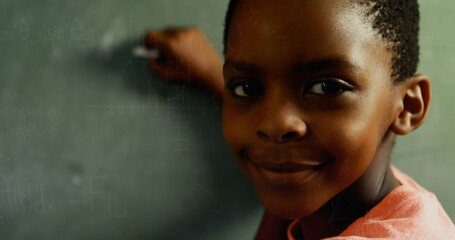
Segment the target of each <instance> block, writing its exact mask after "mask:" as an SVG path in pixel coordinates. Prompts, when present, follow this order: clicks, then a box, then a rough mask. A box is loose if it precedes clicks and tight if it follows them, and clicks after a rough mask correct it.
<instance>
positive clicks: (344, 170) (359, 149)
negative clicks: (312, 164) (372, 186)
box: [322, 114, 384, 187]
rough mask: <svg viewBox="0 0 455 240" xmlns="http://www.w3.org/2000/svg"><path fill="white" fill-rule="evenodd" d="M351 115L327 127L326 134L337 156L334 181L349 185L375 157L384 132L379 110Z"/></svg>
mask: <svg viewBox="0 0 455 240" xmlns="http://www.w3.org/2000/svg"><path fill="white" fill-rule="evenodd" d="M354 116H355V115H351V117H349V118H346V117H344V118H342V117H339V118H335V119H338V120H337V121H336V122H333V123H332V124H331V125H329V126H327V127H326V128H325V131H323V134H324V136H323V137H322V139H323V141H324V143H323V146H325V147H326V148H327V149H326V150H327V152H328V153H330V154H331V155H332V156H333V159H334V160H333V165H332V169H331V170H332V174H330V175H329V176H330V181H331V182H334V183H337V184H342V185H343V187H347V185H350V184H351V183H352V182H354V181H355V180H356V179H357V178H358V177H360V176H361V175H362V174H363V173H364V171H365V170H366V169H367V168H368V166H369V165H370V163H371V162H372V161H373V159H374V157H375V155H376V150H377V148H378V146H379V144H380V142H381V139H382V137H383V134H384V129H383V127H382V126H383V123H382V121H383V120H381V118H378V117H377V116H376V114H362V115H361V114H359V115H357V116H358V117H357V118H356V117H354Z"/></svg>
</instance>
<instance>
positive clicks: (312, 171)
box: [246, 157, 325, 189]
mask: <svg viewBox="0 0 455 240" xmlns="http://www.w3.org/2000/svg"><path fill="white" fill-rule="evenodd" d="M246 160H247V161H248V162H249V163H251V164H252V166H253V167H254V168H255V170H256V171H257V173H258V175H259V177H260V178H261V179H262V181H263V182H264V183H265V184H266V185H268V186H270V187H273V188H277V189H292V188H297V187H300V186H302V185H303V184H305V183H306V182H308V181H310V180H311V179H312V178H313V177H314V176H315V175H316V174H317V173H318V171H320V169H321V168H322V167H323V166H324V165H325V164H324V163H317V162H304V163H300V162H299V163H294V162H284V163H279V164H275V163H258V162H254V161H252V160H250V159H249V158H248V157H246Z"/></svg>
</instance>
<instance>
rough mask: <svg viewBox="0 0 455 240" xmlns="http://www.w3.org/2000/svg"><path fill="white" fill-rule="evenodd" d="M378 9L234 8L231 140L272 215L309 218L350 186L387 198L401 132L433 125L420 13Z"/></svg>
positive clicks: (227, 109) (229, 39) (253, 0)
mask: <svg viewBox="0 0 455 240" xmlns="http://www.w3.org/2000/svg"><path fill="white" fill-rule="evenodd" d="M370 2H371V1H353V0H344V1H342V0H289V1H284V2H278V1H275V0H243V1H232V2H231V4H230V10H229V12H228V17H227V22H226V38H225V44H226V45H225V53H226V62H225V66H224V77H225V83H226V92H225V95H224V99H223V129H224V135H225V139H226V141H227V143H228V145H229V147H230V148H231V150H232V152H233V154H234V157H235V159H236V161H237V163H238V164H239V166H240V168H241V169H242V171H244V173H245V174H246V175H247V176H248V177H249V179H250V180H251V182H252V183H253V186H254V187H255V189H256V192H257V193H258V195H259V197H260V198H261V201H262V202H263V204H264V205H265V206H266V207H267V209H268V210H269V211H270V212H271V213H273V214H275V215H278V216H281V217H284V218H298V217H303V216H308V215H310V214H312V213H314V212H315V211H317V210H318V209H319V208H320V207H321V206H322V205H324V204H326V203H327V202H328V201H329V200H330V199H332V198H333V197H335V196H336V195H337V194H339V193H340V192H342V191H343V190H345V189H347V188H348V187H350V186H353V185H355V186H357V188H356V189H358V190H360V191H363V190H365V195H366V194H370V193H372V192H375V191H380V190H381V187H382V184H381V183H382V182H383V179H384V175H385V172H386V171H387V169H388V160H389V154H390V151H391V146H392V142H393V137H394V134H406V133H408V132H411V131H412V130H414V129H415V128H417V127H418V126H419V125H420V124H421V123H422V122H423V120H424V118H425V116H426V113H427V109H428V102H429V98H430V93H429V82H428V79H427V78H426V77H425V76H421V75H414V72H415V68H416V64H417V55H418V46H417V36H416V35H417V31H418V27H417V21H418V12H417V4H416V3H414V5H413V6H414V7H413V8H414V10H416V12H413V13H412V14H411V13H410V14H408V15H409V16H411V15H412V16H413V17H402V16H401V15H400V14H398V12H397V11H399V10H396V9H395V7H397V8H398V9H401V8H402V6H400V5H395V3H393V2H392V3H387V4H386V3H382V2H381V1H379V2H378V3H377V4H370ZM354 3H355V4H354ZM389 5H390V7H391V8H392V9H393V10H387V9H388V7H389ZM411 5H412V4H411ZM407 7H410V6H409V4H405V6H404V8H407ZM406 11H408V10H406ZM401 14H403V13H401ZM398 15H400V16H398ZM395 17H398V20H396V19H395ZM391 19H395V21H398V23H395V22H392V21H391ZM400 19H401V20H400ZM402 31H406V33H402ZM402 35H403V36H402ZM412 39H413V40H412ZM407 41H410V44H411V45H412V46H406V45H407ZM407 64H410V65H409V66H407ZM395 66H396V67H395ZM404 79H407V81H403V80H404ZM376 193H377V192H376ZM362 194H363V193H362ZM368 197H369V196H367V198H368Z"/></svg>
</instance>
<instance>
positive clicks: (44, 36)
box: [0, 18, 97, 50]
mask: <svg viewBox="0 0 455 240" xmlns="http://www.w3.org/2000/svg"><path fill="white" fill-rule="evenodd" d="M18 41H19V42H26V43H28V44H29V45H31V46H50V45H56V44H60V45H65V46H66V47H67V48H69V49H79V50H80V49H86V48H93V47H95V45H96V41H97V37H95V31H94V30H93V28H91V27H88V26H86V24H84V23H83V21H82V20H80V19H78V18H73V19H71V20H68V21H66V22H63V23H61V24H55V25H53V26H50V27H46V28H39V29H38V28H37V27H35V29H32V28H31V27H30V24H29V22H28V21H27V20H26V19H20V20H16V21H14V22H13V24H12V26H11V27H10V28H9V29H0V42H18Z"/></svg>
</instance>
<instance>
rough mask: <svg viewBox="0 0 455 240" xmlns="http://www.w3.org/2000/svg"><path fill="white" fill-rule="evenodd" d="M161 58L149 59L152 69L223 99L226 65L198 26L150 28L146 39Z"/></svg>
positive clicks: (170, 79) (164, 77) (146, 44)
mask: <svg viewBox="0 0 455 240" xmlns="http://www.w3.org/2000/svg"><path fill="white" fill-rule="evenodd" d="M144 43H145V46H146V47H147V48H149V49H157V50H158V51H159V52H160V57H159V58H157V59H151V60H149V66H150V68H151V70H152V71H153V72H155V73H156V74H157V75H158V76H160V77H161V78H163V79H164V80H166V81H169V82H174V83H186V84H191V85H196V86H198V87H201V88H203V89H204V90H206V91H208V92H209V93H210V94H213V95H214V96H215V97H216V98H217V99H218V100H219V101H220V102H222V100H223V89H224V81H223V71H222V70H223V64H222V62H221V60H220V58H219V56H218V54H217V53H216V51H215V49H214V48H213V46H212V44H211V43H210V42H209V41H208V40H207V38H206V37H205V35H204V33H203V32H202V31H201V30H199V29H198V28H180V29H178V28H168V29H166V30H164V31H160V32H155V31H150V32H148V33H147V34H146V36H145V40H144Z"/></svg>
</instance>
